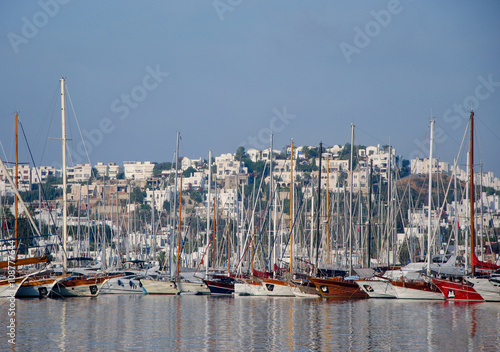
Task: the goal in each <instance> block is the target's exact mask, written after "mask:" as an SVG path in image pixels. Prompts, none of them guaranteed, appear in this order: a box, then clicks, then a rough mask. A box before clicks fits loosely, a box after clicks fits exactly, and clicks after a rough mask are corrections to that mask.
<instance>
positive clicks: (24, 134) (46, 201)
mask: <svg viewBox="0 0 500 352" xmlns="http://www.w3.org/2000/svg"><path fill="white" fill-rule="evenodd" d="M19 126H20V127H21V132H22V133H23V136H24V140H25V142H26V147H27V148H28V153H29V155H30V158H31V162H32V163H33V166H34V167H35V171H36V174H37V177H38V181H39V187H40V188H41V191H42V194H43V199H44V200H45V204H46V205H47V208H50V206H49V202H48V200H47V195H46V194H45V190H44V189H43V187H41V178H40V174H39V173H38V172H39V170H38V169H37V168H36V163H35V160H34V158H33V153H32V152H31V148H30V146H29V144H28V139H27V138H26V133H25V132H24V127H23V124H22V123H21V121H19ZM40 211H41V209H40ZM49 214H50V218H51V220H52V223H53V225H54V227H55V229H56V231H57V225H56V222H55V220H54V217H53V216H52V212H49ZM38 226H40V224H39V225H38ZM59 240H60V241H62V239H61V238H60V237H59ZM61 244H62V242H61Z"/></svg>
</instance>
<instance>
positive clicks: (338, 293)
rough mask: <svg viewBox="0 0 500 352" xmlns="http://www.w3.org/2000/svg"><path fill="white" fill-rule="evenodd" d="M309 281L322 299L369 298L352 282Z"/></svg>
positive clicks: (340, 280)
mask: <svg viewBox="0 0 500 352" xmlns="http://www.w3.org/2000/svg"><path fill="white" fill-rule="evenodd" d="M309 280H311V281H312V282H313V283H314V285H315V286H316V288H317V289H318V291H319V294H320V295H321V297H323V298H331V299H366V298H370V296H368V294H367V293H366V292H364V291H363V290H361V289H360V288H359V286H358V284H357V283H356V282H354V281H345V280H342V279H337V278H331V279H320V278H313V277H311V278H310V279H309Z"/></svg>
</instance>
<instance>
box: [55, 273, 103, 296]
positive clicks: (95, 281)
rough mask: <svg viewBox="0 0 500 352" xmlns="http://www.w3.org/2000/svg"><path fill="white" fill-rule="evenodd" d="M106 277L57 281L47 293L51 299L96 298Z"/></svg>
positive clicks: (72, 278)
mask: <svg viewBox="0 0 500 352" xmlns="http://www.w3.org/2000/svg"><path fill="white" fill-rule="evenodd" d="M106 280H108V277H104V276H103V277H95V278H85V277H84V278H79V277H69V278H66V279H63V280H60V281H57V282H56V283H55V285H54V286H53V287H52V290H50V291H49V296H50V297H51V298H57V297H96V296H97V295H98V294H99V291H100V290H101V287H102V285H103V284H104V283H105V282H106Z"/></svg>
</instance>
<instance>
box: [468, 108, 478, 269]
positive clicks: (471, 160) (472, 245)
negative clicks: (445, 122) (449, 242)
mask: <svg viewBox="0 0 500 352" xmlns="http://www.w3.org/2000/svg"><path fill="white" fill-rule="evenodd" d="M469 149H470V151H469V180H470V182H469V187H470V191H469V197H470V256H471V264H472V276H475V275H476V261H475V260H474V258H475V255H476V233H475V229H474V197H475V196H474V111H471V112H470V147H469Z"/></svg>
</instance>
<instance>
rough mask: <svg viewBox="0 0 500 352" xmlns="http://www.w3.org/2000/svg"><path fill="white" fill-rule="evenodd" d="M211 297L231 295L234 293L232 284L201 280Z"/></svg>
mask: <svg viewBox="0 0 500 352" xmlns="http://www.w3.org/2000/svg"><path fill="white" fill-rule="evenodd" d="M203 282H204V283H205V285H207V287H208V288H209V290H210V293H211V294H212V295H232V294H233V293H234V282H224V281H219V280H208V279H205V280H203Z"/></svg>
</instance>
